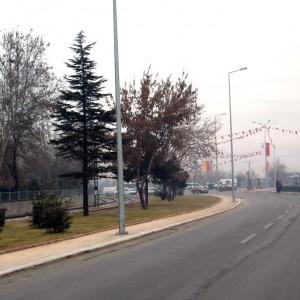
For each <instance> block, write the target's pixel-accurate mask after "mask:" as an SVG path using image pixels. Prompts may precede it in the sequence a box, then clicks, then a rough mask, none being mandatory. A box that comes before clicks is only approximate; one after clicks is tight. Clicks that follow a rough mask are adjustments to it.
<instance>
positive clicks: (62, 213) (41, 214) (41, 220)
mask: <svg viewBox="0 0 300 300" xmlns="http://www.w3.org/2000/svg"><path fill="white" fill-rule="evenodd" d="M69 207H70V201H65V200H63V199H62V198H61V197H59V196H58V195H57V194H54V193H46V194H43V195H41V197H40V198H39V199H38V200H37V201H34V203H33V208H32V219H31V222H30V225H31V227H33V228H44V229H45V230H46V231H47V232H49V233H61V232H64V231H65V230H66V229H69V228H70V226H71V221H72V217H71V216H70V214H69V211H68V209H69Z"/></svg>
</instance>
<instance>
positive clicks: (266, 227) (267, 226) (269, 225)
mask: <svg viewBox="0 0 300 300" xmlns="http://www.w3.org/2000/svg"><path fill="white" fill-rule="evenodd" d="M273 224H274V223H269V224H268V225H266V226H265V227H264V229H268V228H269V227H271V226H272V225H273Z"/></svg>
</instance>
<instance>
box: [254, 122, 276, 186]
mask: <svg viewBox="0 0 300 300" xmlns="http://www.w3.org/2000/svg"><path fill="white" fill-rule="evenodd" d="M252 123H253V124H258V125H260V126H261V128H263V129H264V143H265V180H266V187H267V186H268V179H269V178H268V177H269V176H268V165H267V151H266V147H267V131H268V128H267V126H269V125H274V124H276V122H273V123H271V120H268V122H266V123H259V122H252ZM274 151H275V150H274ZM274 160H275V158H274Z"/></svg>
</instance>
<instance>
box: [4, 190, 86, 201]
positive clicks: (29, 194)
mask: <svg viewBox="0 0 300 300" xmlns="http://www.w3.org/2000/svg"><path fill="white" fill-rule="evenodd" d="M45 193H57V194H58V195H59V196H61V197H62V198H67V197H76V196H82V189H65V190H39V191H17V192H1V193H0V202H12V201H28V200H36V199H38V198H39V197H40V196H41V195H43V194H45Z"/></svg>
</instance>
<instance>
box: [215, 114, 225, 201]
mask: <svg viewBox="0 0 300 300" xmlns="http://www.w3.org/2000/svg"><path fill="white" fill-rule="evenodd" d="M224 115H226V113H222V114H218V115H215V143H216V177H217V195H219V185H218V181H219V166H218V143H217V117H220V116H224Z"/></svg>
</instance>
